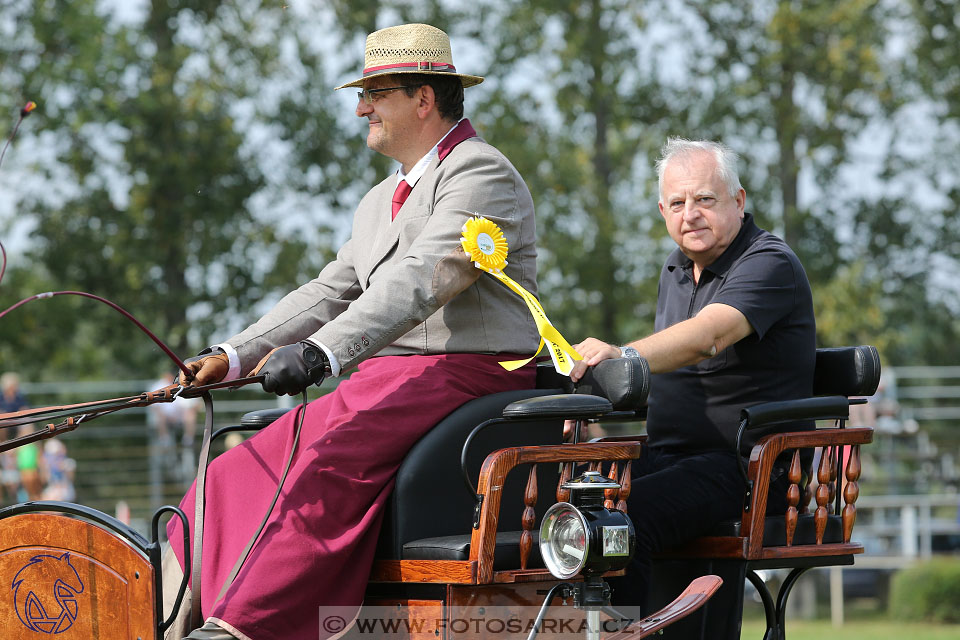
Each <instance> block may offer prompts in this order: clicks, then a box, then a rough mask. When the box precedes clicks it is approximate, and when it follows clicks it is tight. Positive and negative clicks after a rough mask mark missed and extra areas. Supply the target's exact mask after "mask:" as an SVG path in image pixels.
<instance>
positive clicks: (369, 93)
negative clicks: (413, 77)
mask: <svg viewBox="0 0 960 640" xmlns="http://www.w3.org/2000/svg"><path fill="white" fill-rule="evenodd" d="M422 86H423V85H420V84H405V85H403V86H401V87H384V88H383V89H364V90H363V91H357V100H363V102H364V103H365V104H373V103H374V102H376V101H377V100H379V99H380V97H381V96H380V94H381V93H386V92H387V91H397V90H398V89H416V88H417V87H422Z"/></svg>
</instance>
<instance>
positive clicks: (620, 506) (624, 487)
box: [617, 460, 633, 513]
mask: <svg viewBox="0 0 960 640" xmlns="http://www.w3.org/2000/svg"><path fill="white" fill-rule="evenodd" d="M632 483H633V480H632V479H631V478H630V461H629V460H627V465H626V466H625V467H624V468H623V475H621V476H620V500H619V501H618V502H617V510H618V511H623V512H624V513H626V512H627V498H629V497H630V488H631V486H632Z"/></svg>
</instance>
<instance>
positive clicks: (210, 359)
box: [177, 349, 230, 387]
mask: <svg viewBox="0 0 960 640" xmlns="http://www.w3.org/2000/svg"><path fill="white" fill-rule="evenodd" d="M183 363H184V364H185V365H186V366H187V369H189V370H190V371H191V375H190V376H189V377H186V374H184V373H183V372H182V371H181V372H180V375H178V376H177V382H178V383H179V384H180V386H182V387H192V386H203V385H206V384H213V383H214V382H220V381H221V380H223V379H224V377H226V375H227V371H229V370H230V359H229V358H228V357H227V354H225V353H224V352H223V351H222V350H220V349H217V350H216V351H214V352H213V353H207V354H201V355H199V356H194V357H192V358H187V359H186V360H184V361H183ZM185 377H186V379H184V378H185Z"/></svg>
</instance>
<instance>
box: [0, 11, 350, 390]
mask: <svg viewBox="0 0 960 640" xmlns="http://www.w3.org/2000/svg"><path fill="white" fill-rule="evenodd" d="M101 6H102V4H101V3H98V2H93V1H92V0H89V1H86V0H85V1H77V2H49V3H36V4H35V5H32V6H25V7H24V8H21V9H20V10H19V11H18V12H15V11H14V9H12V8H11V9H5V11H8V12H10V13H8V14H7V15H5V17H6V18H7V19H11V20H13V21H14V22H15V23H16V25H17V33H18V34H25V35H21V36H19V37H18V39H17V40H15V41H13V42H12V43H11V44H10V46H9V49H8V51H7V52H6V53H7V55H8V56H9V59H11V60H16V61H17V63H18V64H16V66H13V65H10V64H5V65H4V66H3V68H2V73H3V74H4V78H5V80H6V82H5V84H8V85H13V86H22V87H23V89H22V94H23V95H25V96H30V97H32V98H33V99H35V100H36V101H37V102H39V103H40V104H41V110H42V116H41V117H39V118H37V119H36V120H35V121H34V124H37V125H39V127H38V128H40V129H42V131H43V133H42V134H41V135H39V136H35V137H34V138H33V139H30V138H25V139H22V140H20V141H19V144H20V145H21V146H25V147H26V146H31V145H33V146H37V145H41V144H43V141H44V140H56V143H55V146H54V148H53V149H52V150H49V151H47V152H45V153H41V154H37V157H35V158H33V159H32V161H28V162H29V168H30V170H31V171H32V172H33V174H34V175H35V176H39V177H40V183H41V187H40V188H38V189H34V190H32V191H26V190H25V191H24V192H23V193H21V194H18V204H17V206H18V210H19V211H20V212H21V213H26V214H29V215H31V216H32V217H33V219H34V220H35V226H34V228H33V230H32V233H31V236H32V238H33V243H32V244H31V247H30V250H29V254H28V255H27V256H26V257H27V259H28V260H30V262H31V264H33V265H37V266H39V265H42V267H43V272H44V273H45V274H46V276H47V277H48V279H49V281H50V282H51V283H55V287H56V288H59V289H79V290H82V291H90V292H94V293H97V294H99V295H102V296H104V297H107V298H109V299H111V300H113V301H114V302H116V303H118V304H120V305H121V306H123V307H125V308H127V309H128V310H130V311H131V312H133V313H134V314H135V315H137V316H138V317H140V318H141V319H142V320H143V321H144V322H145V323H146V324H147V325H148V326H149V327H151V329H153V330H154V331H155V332H156V333H157V334H158V335H160V336H162V337H163V339H164V340H165V341H167V342H168V343H169V344H170V346H171V347H173V348H174V350H175V351H177V352H179V353H181V354H187V355H188V354H190V353H192V352H195V351H196V350H197V349H199V348H200V347H202V346H204V345H205V344H207V343H208V341H209V340H210V339H211V337H212V336H213V335H214V334H215V333H218V332H219V333H221V334H222V332H223V331H225V330H227V327H228V326H229V325H228V322H226V321H224V319H225V318H227V319H229V318H240V319H241V322H242V321H243V319H244V318H245V319H246V320H250V319H252V318H251V315H253V313H255V311H253V310H254V307H255V305H256V303H258V302H259V301H260V300H261V299H262V298H264V297H270V296H271V295H274V296H275V295H276V293H274V292H275V291H278V290H279V291H285V290H288V289H290V288H291V287H292V286H294V284H295V283H296V282H297V281H298V280H302V279H303V278H305V277H307V275H311V274H315V273H316V272H317V271H318V270H319V268H320V267H321V266H322V264H323V262H324V261H325V260H326V259H329V257H330V256H331V251H332V249H331V247H330V245H331V244H332V239H331V237H330V236H331V234H332V227H331V226H330V224H329V222H328V223H326V224H324V223H323V222H322V221H321V220H316V219H312V218H314V217H315V216H310V215H304V214H303V213H302V212H299V211H298V212H297V217H298V218H299V220H298V221H297V223H296V225H295V226H294V227H293V228H287V229H284V228H282V227H279V225H276V223H275V221H272V220H263V219H261V218H260V217H258V215H257V214H256V212H255V211H254V208H253V206H252V201H253V200H254V198H257V197H259V198H261V199H268V198H271V197H276V194H277V192H278V187H277V185H276V184H275V183H273V182H272V181H271V179H270V178H269V177H268V176H267V175H266V170H267V169H265V168H264V167H263V166H262V164H261V160H260V158H259V157H258V152H259V151H260V149H259V148H258V147H257V146H256V145H254V144H251V135H252V134H253V133H255V132H258V129H259V133H260V134H261V135H263V130H264V129H265V128H266V129H267V130H268V131H270V133H271V134H272V135H273V136H274V137H275V139H276V140H279V141H280V142H281V143H282V142H287V143H288V144H290V146H292V147H293V148H292V154H290V157H291V158H292V159H293V160H294V161H295V163H294V165H293V166H292V167H291V171H290V172H289V179H285V182H286V185H285V186H286V193H285V195H286V196H287V197H289V196H290V195H291V194H296V193H298V192H299V193H300V194H302V195H303V196H304V199H309V197H311V196H317V195H321V193H322V189H318V188H317V187H316V185H311V184H309V182H308V181H307V180H306V179H305V178H304V176H305V175H307V173H308V166H309V167H313V169H314V170H317V169H319V170H321V171H322V170H324V169H326V168H327V167H329V166H330V165H336V166H337V167H339V166H340V165H341V164H343V163H344V161H345V160H344V158H343V157H342V155H343V154H349V153H350V151H351V147H350V146H349V145H341V144H338V142H339V137H340V135H339V131H340V127H339V123H338V122H336V120H335V119H332V118H324V117H323V114H324V113H327V112H330V111H331V109H326V108H325V105H326V104H328V103H329V102H330V101H331V99H330V97H329V95H328V94H329V91H328V88H327V87H326V86H325V85H326V84H327V83H326V82H324V81H323V80H322V77H321V76H320V74H321V72H322V66H321V65H317V66H315V67H306V66H302V63H299V62H297V65H296V66H295V67H294V68H291V67H290V65H288V61H287V60H286V59H285V58H284V53H283V49H282V48H280V47H277V46H276V43H278V42H286V43H287V44H288V45H289V46H291V47H297V48H299V53H300V54H301V59H302V60H305V61H309V55H308V53H307V51H306V47H305V46H304V44H303V41H302V39H298V38H297V37H296V33H295V32H293V31H292V30H291V29H290V28H291V24H292V22H291V19H290V17H289V15H288V14H287V13H286V12H285V11H284V10H283V8H282V7H281V6H279V5H274V6H272V7H260V6H259V3H253V2H239V3H235V2H229V3H211V2H203V3H197V2H166V1H157V2H152V3H150V4H149V5H148V6H146V7H144V10H145V13H144V15H143V17H142V18H141V19H138V20H137V21H136V22H135V23H134V24H124V23H121V22H119V21H118V20H116V19H115V16H111V15H108V14H105V13H102V9H100V7H101ZM291 33H292V34H293V35H290V34H291ZM91 34H96V36H95V37H91ZM281 36H283V37H281ZM5 48H6V47H5ZM297 74H300V77H299V78H298V76H297ZM271 86H273V87H276V88H282V89H285V90H286V92H285V94H284V98H283V100H281V101H279V103H278V102H277V101H275V100H271V99H270V98H271V97H272V96H269V95H268V94H267V93H266V90H267V89H268V88H269V87H271ZM319 86H324V89H325V90H326V94H327V95H318V93H317V91H316V88H317V87H319ZM304 94H305V95H306V96H307V97H308V98H309V101H303V100H300V101H298V98H301V97H302V96H303V95H304ZM278 107H279V108H278ZM315 111H319V113H320V114H321V115H320V116H318V117H313V116H312V115H311V117H310V118H309V120H308V116H307V113H308V112H309V113H310V114H314V113H315ZM305 134H309V135H310V136H311V137H310V139H309V140H305V139H304V137H303V136H304V135H305ZM269 140H270V139H269V138H268V141H269ZM330 149H333V151H331V150H330ZM298 160H302V164H299V165H298V164H297V163H296V162H297V161H298ZM299 167H303V168H302V169H301V170H300V171H297V169H298V168H299ZM330 176H331V177H330V178H329V179H328V181H327V182H326V184H324V185H323V186H324V187H325V188H327V189H329V193H332V196H328V199H327V204H328V206H329V207H330V208H331V209H334V210H335V209H336V208H337V207H338V206H339V202H338V200H337V193H338V191H339V190H340V189H343V188H346V187H347V186H348V185H349V184H350V183H351V182H352V180H353V179H354V178H353V176H351V175H350V174H349V173H344V172H341V171H335V172H331V173H330ZM298 179H299V180H298ZM48 185H53V186H54V188H56V187H57V186H59V188H61V189H63V190H64V191H65V193H62V194H57V193H56V192H55V190H54V189H51V188H50V187H49V186H48ZM60 185H66V187H65V188H64V187H63V186H60ZM311 191H312V192H313V193H310V192H311ZM305 226H306V227H309V228H310V230H311V232H312V233H305V232H304V230H303V227H305ZM298 227H299V228H298ZM308 239H310V240H314V241H315V245H314V246H313V247H311V249H312V250H310V251H308V246H307V240H308ZM14 278H15V273H13V272H11V273H10V274H9V275H8V281H7V282H5V283H4V288H5V289H6V291H4V294H5V295H4V299H7V296H6V293H7V292H9V291H10V289H9V287H10V283H12V282H13V280H14ZM18 289H20V290H21V291H23V289H22V288H21V287H18ZM58 301H59V299H58ZM47 304H49V305H50V307H51V308H50V310H49V311H47V312H46V313H45V310H39V309H38V310H36V311H35V314H36V317H37V318H42V317H45V316H56V315H58V314H62V313H63V312H64V307H63V305H62V304H54V303H52V302H51V303H47ZM102 311H103V310H101V309H97V310H93V311H90V310H87V309H83V310H82V311H81V312H79V313H77V314H76V316H75V322H74V323H72V325H71V326H70V327H68V328H67V329H66V330H65V331H61V332H58V333H57V334H56V335H55V337H54V336H48V337H47V352H46V353H45V354H42V353H40V352H33V351H31V350H30V349H29V347H28V346H27V345H26V344H21V345H19V346H18V353H19V355H20V359H21V360H22V361H21V362H19V363H18V364H17V366H18V367H19V368H21V369H30V368H31V365H34V364H37V363H43V364H44V365H49V364H51V362H56V361H61V360H71V358H68V357H67V355H66V354H67V353H71V354H72V361H73V363H74V365H73V367H67V370H66V371H64V370H62V369H61V370H59V371H57V375H59V376H64V375H71V376H72V375H80V376H84V375H91V374H95V373H96V372H97V371H101V370H102V369H100V368H99V365H100V363H105V362H110V363H111V365H112V366H111V367H110V373H111V375H116V374H117V373H121V372H128V373H130V372H132V371H138V372H141V373H140V375H144V373H143V372H144V371H146V372H147V374H146V375H153V373H154V369H155V368H156V367H158V366H169V365H166V364H164V363H163V362H162V361H160V362H158V361H157V356H158V355H159V352H158V351H157V350H156V349H155V348H153V347H152V344H151V343H149V341H146V340H145V339H144V338H143V337H142V336H140V335H139V334H137V333H136V331H135V330H134V329H133V328H132V327H131V326H130V325H128V324H126V323H125V321H123V320H119V321H118V320H117V318H119V316H115V317H113V318H112V319H111V320H109V321H108V320H107V319H106V318H104V313H103V312H102ZM56 320H57V319H56V318H54V317H51V318H49V321H50V322H49V323H50V324H51V325H54V324H56ZM234 324H235V325H236V324H238V323H237V322H236V321H234ZM220 337H221V338H222V337H225V336H223V335H220ZM85 341H89V343H87V342H85ZM38 347H39V345H38ZM51 347H52V348H51ZM51 351H53V352H54V353H53V354H52V355H51V353H50V352H51ZM88 351H100V352H101V353H100V354H99V358H92V359H91V358H89V357H84V358H83V359H81V358H79V357H77V356H79V354H80V353H86V352H88ZM61 352H62V353H61ZM111 356H113V357H111ZM8 362H16V360H15V359H11V360H10V361H8ZM8 366H9V365H8ZM78 368H79V370H78ZM29 373H30V374H31V375H32V376H33V377H42V376H43V375H44V374H43V373H41V372H37V371H29Z"/></svg>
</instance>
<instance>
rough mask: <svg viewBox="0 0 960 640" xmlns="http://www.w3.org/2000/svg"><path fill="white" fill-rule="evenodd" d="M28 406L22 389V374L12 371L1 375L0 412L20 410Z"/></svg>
mask: <svg viewBox="0 0 960 640" xmlns="http://www.w3.org/2000/svg"><path fill="white" fill-rule="evenodd" d="M28 406H29V405H28V404H27V399H26V398H24V397H23V392H21V391H20V376H18V375H17V374H15V373H13V372H12V371H8V372H7V373H5V374H3V375H2V376H0V413H12V412H14V411H20V410H21V409H26V408H27V407H28Z"/></svg>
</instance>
